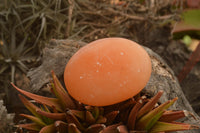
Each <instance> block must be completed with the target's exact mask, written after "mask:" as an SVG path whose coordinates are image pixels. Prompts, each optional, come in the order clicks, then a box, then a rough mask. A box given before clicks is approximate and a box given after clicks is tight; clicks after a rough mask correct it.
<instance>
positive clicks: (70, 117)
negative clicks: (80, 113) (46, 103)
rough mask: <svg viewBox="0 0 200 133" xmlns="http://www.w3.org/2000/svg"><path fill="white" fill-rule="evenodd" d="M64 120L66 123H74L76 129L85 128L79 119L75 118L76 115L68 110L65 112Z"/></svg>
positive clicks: (82, 129)
mask: <svg viewBox="0 0 200 133" xmlns="http://www.w3.org/2000/svg"><path fill="white" fill-rule="evenodd" d="M66 120H67V123H69V124H70V123H74V124H75V125H76V126H77V128H78V129H80V130H81V131H84V130H85V127H84V126H83V125H82V124H81V123H80V122H79V120H78V119H77V118H76V116H75V115H74V114H72V112H71V111H70V110H69V111H67V112H66Z"/></svg>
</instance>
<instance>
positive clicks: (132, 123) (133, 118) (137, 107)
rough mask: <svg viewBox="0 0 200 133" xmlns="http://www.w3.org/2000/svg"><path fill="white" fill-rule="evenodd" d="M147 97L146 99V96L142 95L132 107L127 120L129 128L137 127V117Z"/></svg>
mask: <svg viewBox="0 0 200 133" xmlns="http://www.w3.org/2000/svg"><path fill="white" fill-rule="evenodd" d="M145 99H146V97H141V98H140V99H139V100H138V101H137V103H136V104H135V106H134V107H133V108H132V109H131V112H130V114H129V116H128V122H127V126H128V129H129V130H133V129H134V128H135V122H136V117H137V114H138V111H139V110H140V108H141V107H142V105H143V104H144V100H145Z"/></svg>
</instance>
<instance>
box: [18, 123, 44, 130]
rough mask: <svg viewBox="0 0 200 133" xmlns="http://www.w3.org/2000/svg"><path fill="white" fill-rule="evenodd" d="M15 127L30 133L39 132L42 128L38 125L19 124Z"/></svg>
mask: <svg viewBox="0 0 200 133" xmlns="http://www.w3.org/2000/svg"><path fill="white" fill-rule="evenodd" d="M16 127H20V128H24V129H27V130H31V131H40V130H41V128H42V127H41V126H40V125H38V124H36V123H29V124H19V125H17V126H16Z"/></svg>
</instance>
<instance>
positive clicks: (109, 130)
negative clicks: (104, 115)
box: [100, 123, 121, 133]
mask: <svg viewBox="0 0 200 133" xmlns="http://www.w3.org/2000/svg"><path fill="white" fill-rule="evenodd" d="M120 125H121V123H118V124H113V125H109V126H107V127H106V128H104V129H103V130H102V131H100V133H119V132H118V130H117V127H118V126H120Z"/></svg>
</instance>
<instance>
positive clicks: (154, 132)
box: [149, 121, 199, 133]
mask: <svg viewBox="0 0 200 133" xmlns="http://www.w3.org/2000/svg"><path fill="white" fill-rule="evenodd" d="M198 128H199V127H197V126H192V125H190V124H185V123H184V124H183V123H167V122H160V121H157V122H156V124H155V125H154V126H153V127H152V129H151V130H150V131H149V133H158V132H173V131H182V130H191V129H198Z"/></svg>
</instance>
